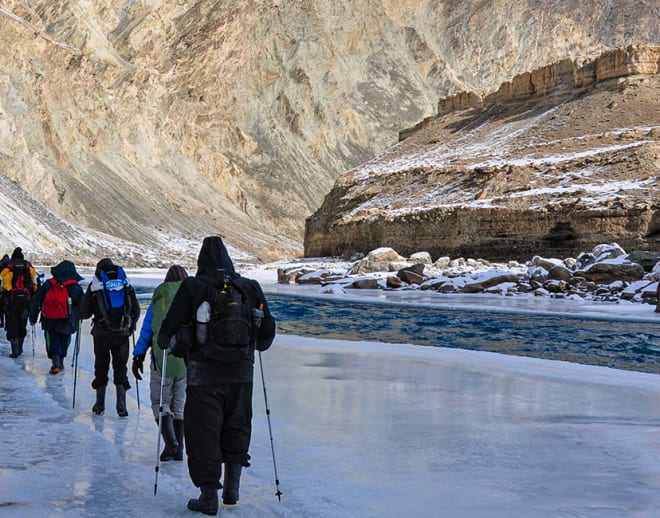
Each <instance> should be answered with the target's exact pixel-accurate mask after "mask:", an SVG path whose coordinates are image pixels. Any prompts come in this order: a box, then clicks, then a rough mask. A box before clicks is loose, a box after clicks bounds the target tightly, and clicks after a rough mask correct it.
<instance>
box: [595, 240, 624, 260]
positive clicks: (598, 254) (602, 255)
mask: <svg viewBox="0 0 660 518" xmlns="http://www.w3.org/2000/svg"><path fill="white" fill-rule="evenodd" d="M591 253H592V254H593V256H594V257H595V258H596V262H600V261H605V260H607V259H616V258H617V257H619V256H621V255H626V251H625V250H624V249H623V248H621V247H620V246H619V245H618V244H616V243H610V244H600V245H596V246H595V247H594V248H593V250H592V251H591Z"/></svg>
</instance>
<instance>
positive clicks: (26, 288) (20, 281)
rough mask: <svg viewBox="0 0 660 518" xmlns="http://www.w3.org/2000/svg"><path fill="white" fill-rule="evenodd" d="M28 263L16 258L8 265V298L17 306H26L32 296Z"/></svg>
mask: <svg viewBox="0 0 660 518" xmlns="http://www.w3.org/2000/svg"><path fill="white" fill-rule="evenodd" d="M30 268H31V265H30V263H28V262H26V261H19V260H16V261H14V262H13V263H11V264H10V265H9V269H10V270H11V271H12V278H11V293H10V300H11V302H12V304H14V306H15V307H17V308H26V307H27V306H28V304H29V302H30V297H31V296H32V275H31V274H30Z"/></svg>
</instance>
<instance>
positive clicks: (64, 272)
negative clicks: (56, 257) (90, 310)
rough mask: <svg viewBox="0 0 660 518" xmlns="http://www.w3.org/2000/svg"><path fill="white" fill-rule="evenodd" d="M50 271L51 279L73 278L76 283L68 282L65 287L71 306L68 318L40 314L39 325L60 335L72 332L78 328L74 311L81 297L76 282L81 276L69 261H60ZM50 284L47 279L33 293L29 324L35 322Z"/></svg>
mask: <svg viewBox="0 0 660 518" xmlns="http://www.w3.org/2000/svg"><path fill="white" fill-rule="evenodd" d="M50 273H51V274H52V276H53V279H55V280H57V281H60V282H64V281H68V280H70V279H73V280H75V281H77V282H76V284H70V285H69V286H67V287H66V289H67V291H68V292H69V297H70V298H71V307H72V311H71V314H70V315H69V318H66V319H57V320H53V319H50V318H45V317H44V316H43V315H41V327H42V329H43V330H44V331H50V332H52V333H59V334H62V335H70V334H73V333H75V332H76V330H77V329H78V322H77V320H76V314H75V312H76V309H77V308H78V306H80V303H81V302H82V299H83V289H82V287H81V286H80V285H79V284H78V281H82V280H83V277H81V276H80V275H79V274H78V272H77V271H76V266H75V265H74V264H73V263H72V262H71V261H62V262H61V263H59V264H57V265H55V266H53V267H52V268H51V269H50ZM51 286H52V285H51V283H50V282H48V281H47V282H45V283H43V284H42V285H41V286H39V289H38V290H37V293H35V295H34V297H32V301H31V302H30V323H31V324H34V323H36V321H37V318H38V317H39V313H41V306H42V304H43V302H44V299H45V298H46V293H47V292H48V290H49V289H50V288H51Z"/></svg>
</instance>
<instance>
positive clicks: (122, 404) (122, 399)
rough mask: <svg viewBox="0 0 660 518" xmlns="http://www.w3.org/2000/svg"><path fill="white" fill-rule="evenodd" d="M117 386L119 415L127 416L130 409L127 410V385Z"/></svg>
mask: <svg viewBox="0 0 660 518" xmlns="http://www.w3.org/2000/svg"><path fill="white" fill-rule="evenodd" d="M116 388H117V415H118V416H119V417H127V416H128V410H126V387H124V385H116Z"/></svg>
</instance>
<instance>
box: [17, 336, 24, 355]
mask: <svg viewBox="0 0 660 518" xmlns="http://www.w3.org/2000/svg"><path fill="white" fill-rule="evenodd" d="M16 340H17V341H18V355H19V356H20V355H21V354H23V341H24V340H25V337H23V338H17V339H16Z"/></svg>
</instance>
